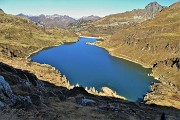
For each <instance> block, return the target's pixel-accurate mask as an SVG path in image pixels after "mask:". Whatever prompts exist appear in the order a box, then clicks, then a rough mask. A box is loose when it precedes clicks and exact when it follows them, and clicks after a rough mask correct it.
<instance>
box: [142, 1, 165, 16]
mask: <svg viewBox="0 0 180 120" xmlns="http://www.w3.org/2000/svg"><path fill="white" fill-rule="evenodd" d="M164 8H165V6H161V5H160V4H159V3H157V2H151V3H149V4H148V5H147V6H146V7H145V10H148V11H149V12H150V13H151V16H152V17H154V16H155V15H156V14H157V13H158V12H160V11H162V10H163V9H164Z"/></svg>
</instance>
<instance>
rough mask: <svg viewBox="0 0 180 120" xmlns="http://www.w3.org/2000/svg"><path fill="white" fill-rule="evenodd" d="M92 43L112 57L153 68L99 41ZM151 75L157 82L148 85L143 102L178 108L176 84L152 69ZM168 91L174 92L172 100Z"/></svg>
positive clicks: (178, 95)
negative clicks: (148, 88)
mask: <svg viewBox="0 0 180 120" xmlns="http://www.w3.org/2000/svg"><path fill="white" fill-rule="evenodd" d="M94 45H96V46H98V47H101V48H103V49H105V50H107V51H108V52H109V54H110V55H112V56H114V57H117V58H122V59H125V60H128V61H131V62H134V63H137V64H139V65H141V66H142V67H144V68H152V69H153V66H151V65H147V64H145V63H143V62H139V61H138V60H132V59H131V58H129V57H128V56H125V55H120V54H118V55H116V54H114V53H113V52H112V50H111V49H109V48H106V47H104V46H102V45H101V42H100V41H98V42H96V43H95V44H94ZM151 76H152V77H154V79H156V80H158V81H159V83H152V84H151V86H150V88H151V90H150V91H149V92H148V93H147V94H145V95H144V99H143V102H144V103H146V104H158V105H163V106H171V107H175V108H178V109H180V103H179V100H180V91H179V89H178V88H177V87H176V86H174V85H173V84H172V83H171V84H170V83H167V82H164V81H163V79H164V78H163V76H159V75H158V74H157V73H156V74H155V73H154V71H153V70H152V74H151ZM167 88H168V89H169V90H168V89H167ZM170 88H171V89H170ZM157 91H158V92H157ZM169 93H171V94H172V95H173V94H174V96H176V97H175V99H174V100H172V97H171V95H169ZM167 99H169V100H171V101H168V100H167Z"/></svg>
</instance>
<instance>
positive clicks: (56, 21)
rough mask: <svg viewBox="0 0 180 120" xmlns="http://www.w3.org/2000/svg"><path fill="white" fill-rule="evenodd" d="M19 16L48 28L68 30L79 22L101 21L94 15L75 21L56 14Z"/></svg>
mask: <svg viewBox="0 0 180 120" xmlns="http://www.w3.org/2000/svg"><path fill="white" fill-rule="evenodd" d="M17 16H20V17H24V18H28V19H30V20H32V21H34V22H37V23H39V24H41V25H44V26H45V27H47V28H66V27H67V26H68V25H70V24H73V23H77V22H79V21H84V22H88V21H95V20H98V19H100V17H99V16H94V15H91V16H85V17H82V18H80V19H74V18H72V17H69V16H67V15H58V14H54V15H43V14H42V15H39V16H28V15H24V14H22V13H20V14H18V15H17Z"/></svg>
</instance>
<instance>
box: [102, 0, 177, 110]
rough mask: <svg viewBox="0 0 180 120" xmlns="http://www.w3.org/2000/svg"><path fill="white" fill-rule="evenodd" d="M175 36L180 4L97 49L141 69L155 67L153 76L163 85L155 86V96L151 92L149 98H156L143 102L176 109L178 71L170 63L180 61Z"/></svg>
mask: <svg viewBox="0 0 180 120" xmlns="http://www.w3.org/2000/svg"><path fill="white" fill-rule="evenodd" d="M179 33H180V2H178V3H176V4H174V5H172V6H170V7H169V8H166V9H165V10H163V11H162V12H160V13H159V14H158V15H157V16H156V17H155V18H154V19H152V20H149V21H145V22H143V23H142V24H139V25H136V26H134V27H131V28H128V29H124V30H121V31H118V32H117V33H115V34H114V35H113V36H112V37H111V38H110V39H109V40H106V41H104V42H102V43H101V44H100V45H99V46H101V47H104V48H106V49H107V50H108V51H109V52H110V53H111V54H113V55H115V56H118V57H124V58H126V59H130V60H133V61H135V62H138V63H140V64H143V65H144V66H148V67H153V65H154V64H157V66H156V67H155V68H154V69H153V74H154V76H155V77H156V78H158V79H159V80H160V81H162V82H163V83H162V84H161V85H157V86H156V87H158V89H159V92H158V90H156V93H155V92H152V94H151V95H152V96H151V95H150V96H151V97H153V95H154V96H156V98H155V97H153V98H148V99H147V101H149V102H148V103H157V104H161V105H167V106H174V107H177V106H180V103H179V100H180V92H179V87H180V82H179V81H180V71H179V68H178V66H176V65H173V62H174V59H176V58H177V59H178V58H179V57H180V34H179ZM171 83H172V84H171ZM170 84H171V85H170ZM163 85H164V87H163ZM167 87H171V88H172V89H167ZM150 99H152V100H150Z"/></svg>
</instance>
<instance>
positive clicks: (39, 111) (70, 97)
mask: <svg viewBox="0 0 180 120" xmlns="http://www.w3.org/2000/svg"><path fill="white" fill-rule="evenodd" d="M105 89H106V91H107V92H108V93H110V94H111V93H112V92H111V90H109V89H107V88H105ZM109 91H110V92H109ZM85 106H86V107H85ZM87 106H88V107H87ZM162 111H163V112H165V113H166V114H167V116H168V118H169V119H178V118H179V117H180V116H179V115H180V114H179V113H180V111H179V110H177V109H174V108H168V107H162V106H151V105H145V104H143V103H139V104H138V106H137V104H135V103H131V102H128V101H124V100H121V99H117V98H111V97H105V96H104V97H101V96H96V95H92V94H89V93H88V92H87V91H86V90H85V89H84V88H83V87H75V88H73V89H72V90H68V89H67V88H64V87H60V86H55V85H54V84H50V83H49V82H42V81H40V80H39V79H37V77H36V76H35V75H34V74H32V73H30V72H28V71H25V70H21V69H16V68H13V67H11V66H9V65H6V64H4V63H0V119H12V120H16V119H17V120H19V119H43V120H44V119H45V120H49V119H56V120H62V119H96V118H97V119H123V120H126V119H127V120H128V119H131V118H133V119H143V120H144V119H147V118H148V119H159V118H160V117H161V114H162ZM87 113H91V114H87Z"/></svg>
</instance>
